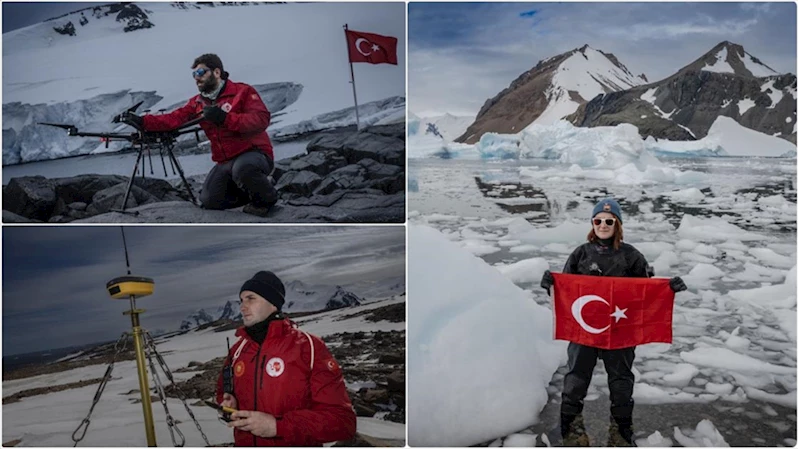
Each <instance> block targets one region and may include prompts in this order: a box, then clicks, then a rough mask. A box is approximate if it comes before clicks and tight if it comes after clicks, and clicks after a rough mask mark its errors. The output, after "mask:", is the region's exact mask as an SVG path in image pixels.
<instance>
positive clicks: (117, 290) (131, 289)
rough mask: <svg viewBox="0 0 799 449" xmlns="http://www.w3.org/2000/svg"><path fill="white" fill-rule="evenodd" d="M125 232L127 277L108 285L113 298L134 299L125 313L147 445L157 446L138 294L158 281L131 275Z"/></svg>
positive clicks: (144, 294)
mask: <svg viewBox="0 0 799 449" xmlns="http://www.w3.org/2000/svg"><path fill="white" fill-rule="evenodd" d="M120 230H121V231H122V245H123V246H124V247H125V264H126V265H127V269H128V274H127V276H120V277H118V278H114V279H111V280H110V281H108V283H107V284H106V286H105V287H106V289H107V290H108V294H109V295H111V298H112V299H125V298H127V299H128V300H129V301H130V310H126V311H125V312H122V314H123V315H130V322H131V325H132V326H133V346H134V349H135V350H136V368H137V369H138V372H139V391H141V406H142V411H143V412H144V431H145V433H146V434H147V446H150V447H154V446H156V442H155V427H154V425H153V409H152V403H151V401H150V386H149V385H148V383H147V367H146V365H145V364H144V337H143V336H142V328H141V326H140V324H139V315H140V314H142V313H144V309H137V308H136V297H137V296H138V297H142V296H147V295H152V294H153V289H154V288H155V281H153V280H152V279H150V278H147V277H142V276H132V275H131V274H130V259H129V258H128V244H127V242H126V241H125V228H124V226H120Z"/></svg>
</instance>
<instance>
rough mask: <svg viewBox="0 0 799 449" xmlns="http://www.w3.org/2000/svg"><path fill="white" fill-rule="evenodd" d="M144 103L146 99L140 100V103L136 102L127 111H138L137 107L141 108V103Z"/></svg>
mask: <svg viewBox="0 0 799 449" xmlns="http://www.w3.org/2000/svg"><path fill="white" fill-rule="evenodd" d="M142 103H144V100H142V101H140V102H138V103H136V104H134V105H133V106H131V107H130V108H129V109H128V111H127V112H136V109H139V106H141V105H142Z"/></svg>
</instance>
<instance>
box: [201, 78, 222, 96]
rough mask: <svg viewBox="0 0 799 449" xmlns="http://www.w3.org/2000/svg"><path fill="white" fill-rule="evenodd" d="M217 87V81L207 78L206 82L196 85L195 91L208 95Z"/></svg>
mask: <svg viewBox="0 0 799 449" xmlns="http://www.w3.org/2000/svg"><path fill="white" fill-rule="evenodd" d="M217 87H219V80H217V79H216V78H214V77H213V75H212V76H209V77H208V79H207V80H205V81H200V82H198V83H197V89H199V90H200V92H202V93H204V94H209V93H211V92H213V91H214V90H216V88H217Z"/></svg>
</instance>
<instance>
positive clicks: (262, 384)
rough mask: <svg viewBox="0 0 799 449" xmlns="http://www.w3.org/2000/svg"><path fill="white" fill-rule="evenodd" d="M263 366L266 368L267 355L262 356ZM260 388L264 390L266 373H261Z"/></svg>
mask: <svg viewBox="0 0 799 449" xmlns="http://www.w3.org/2000/svg"><path fill="white" fill-rule="evenodd" d="M261 366H262V367H264V369H266V356H263V357H262V358H261ZM258 388H259V389H260V390H263V388H264V373H261V382H260V386H259V387H258Z"/></svg>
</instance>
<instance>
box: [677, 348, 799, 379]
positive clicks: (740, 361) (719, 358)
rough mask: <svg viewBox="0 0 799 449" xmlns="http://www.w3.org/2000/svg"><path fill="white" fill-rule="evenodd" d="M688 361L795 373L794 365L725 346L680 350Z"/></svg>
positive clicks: (725, 368) (715, 366) (735, 367)
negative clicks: (766, 360)
mask: <svg viewBox="0 0 799 449" xmlns="http://www.w3.org/2000/svg"><path fill="white" fill-rule="evenodd" d="M680 357H681V358H682V359H683V360H685V361H686V362H688V363H693V364H694V365H699V366H708V367H712V368H719V369H723V370H731V371H740V372H744V373H773V374H796V367H789V366H779V365H774V364H771V363H768V362H764V361H762V360H758V359H756V358H754V357H750V356H748V355H743V354H738V353H737V352H733V351H731V350H729V349H727V348H697V349H694V350H693V351H688V352H680Z"/></svg>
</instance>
